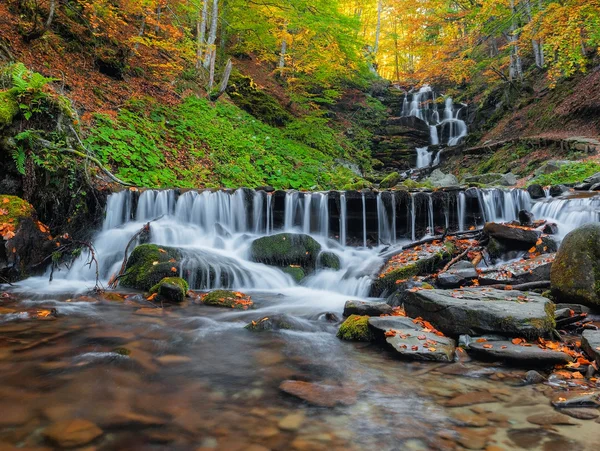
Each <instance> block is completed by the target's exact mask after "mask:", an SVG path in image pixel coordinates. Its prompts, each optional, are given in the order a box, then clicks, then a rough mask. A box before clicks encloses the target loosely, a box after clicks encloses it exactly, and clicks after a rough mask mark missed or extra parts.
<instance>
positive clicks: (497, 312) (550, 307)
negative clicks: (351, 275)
mask: <svg viewBox="0 0 600 451" xmlns="http://www.w3.org/2000/svg"><path fill="white" fill-rule="evenodd" d="M404 307H405V310H406V313H407V314H408V315H409V316H411V317H414V318H416V317H421V318H423V319H425V320H427V321H429V322H431V323H432V324H433V325H434V326H435V327H437V328H438V329H439V330H441V331H442V332H443V333H445V334H447V335H450V336H459V335H463V334H467V335H478V334H488V333H491V334H501V335H508V336H520V337H528V338H537V337H540V336H544V335H547V334H548V333H549V332H550V331H552V329H553V328H554V326H555V323H554V304H553V303H552V302H551V301H550V300H548V299H546V298H544V297H542V296H539V295H537V294H533V293H528V294H527V295H525V294H524V293H522V292H520V291H504V290H494V289H489V288H465V289H462V290H452V291H446V290H420V291H416V292H409V293H408V294H407V296H406V301H405V304H404Z"/></svg>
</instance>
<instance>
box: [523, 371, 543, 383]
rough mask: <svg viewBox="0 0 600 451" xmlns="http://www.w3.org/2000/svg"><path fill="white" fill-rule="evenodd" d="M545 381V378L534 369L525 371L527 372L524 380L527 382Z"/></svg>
mask: <svg viewBox="0 0 600 451" xmlns="http://www.w3.org/2000/svg"><path fill="white" fill-rule="evenodd" d="M545 381H546V378H545V377H544V376H542V375H541V374H540V373H538V372H537V371H535V370H531V371H527V374H525V382H526V383H527V384H541V383H542V382H545Z"/></svg>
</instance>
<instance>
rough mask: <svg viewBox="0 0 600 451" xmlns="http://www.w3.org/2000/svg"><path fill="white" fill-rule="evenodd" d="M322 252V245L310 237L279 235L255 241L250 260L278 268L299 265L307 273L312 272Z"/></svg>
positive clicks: (289, 234)
mask: <svg viewBox="0 0 600 451" xmlns="http://www.w3.org/2000/svg"><path fill="white" fill-rule="evenodd" d="M320 251H321V245H320V244H319V243H317V242H316V241H315V240H314V239H313V238H312V237H310V236H309V235H304V234H294V233H278V234H276V235H270V236H265V237H262V238H259V239H257V240H255V241H253V242H252V245H251V247H250V258H251V260H252V261H255V262H258V263H264V264H267V265H273V266H278V267H286V266H290V265H298V266H300V267H302V268H303V269H305V270H307V271H312V270H313V269H314V268H315V266H316V263H317V257H318V256H319V252H320Z"/></svg>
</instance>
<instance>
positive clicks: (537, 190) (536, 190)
mask: <svg viewBox="0 0 600 451" xmlns="http://www.w3.org/2000/svg"><path fill="white" fill-rule="evenodd" d="M527 192H528V193H529V196H531V198H532V199H542V198H544V197H546V193H545V192H544V188H542V185H538V184H537V183H534V184H533V185H529V186H528V187H527Z"/></svg>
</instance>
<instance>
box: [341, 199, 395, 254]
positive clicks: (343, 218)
mask: <svg viewBox="0 0 600 451" xmlns="http://www.w3.org/2000/svg"><path fill="white" fill-rule="evenodd" d="M347 208H348V207H347V205H346V193H344V192H342V193H341V194H340V244H341V245H342V246H345V245H346V227H347V226H348V220H347V219H346V216H347V214H348V213H347ZM394 219H395V218H394Z"/></svg>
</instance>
